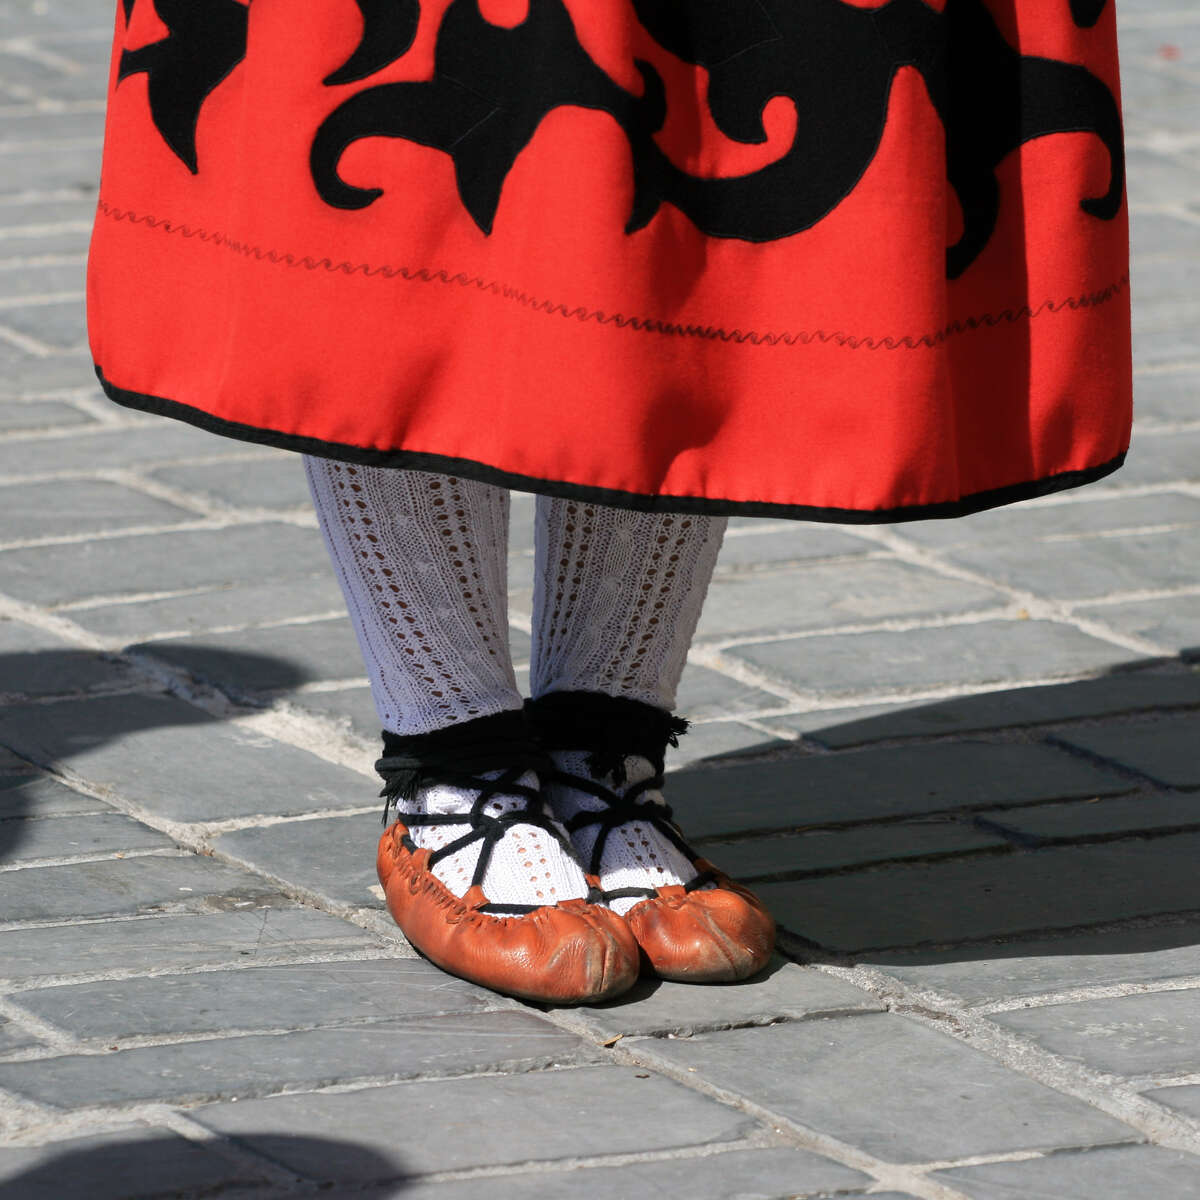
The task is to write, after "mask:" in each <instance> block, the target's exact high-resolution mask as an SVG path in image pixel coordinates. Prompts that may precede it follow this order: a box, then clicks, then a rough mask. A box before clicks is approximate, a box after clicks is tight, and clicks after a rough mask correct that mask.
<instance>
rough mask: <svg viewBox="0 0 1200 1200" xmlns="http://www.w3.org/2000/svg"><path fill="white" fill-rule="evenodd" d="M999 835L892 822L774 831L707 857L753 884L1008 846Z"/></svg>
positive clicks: (947, 823)
mask: <svg viewBox="0 0 1200 1200" xmlns="http://www.w3.org/2000/svg"><path fill="white" fill-rule="evenodd" d="M1008 845H1009V843H1008V842H1007V841H1006V840H1005V839H1004V838H1002V837H1000V836H998V835H997V834H994V833H990V832H988V831H986V830H983V829H978V828H976V827H975V826H973V825H971V824H969V823H968V822H966V821H960V820H953V819H941V818H939V819H932V818H931V819H926V820H916V821H889V822H887V824H884V825H865V826H862V827H860V828H856V829H814V830H810V831H809V832H807V833H794V834H787V833H773V834H768V835H767V836H766V837H757V838H743V839H740V840H738V841H736V842H721V841H705V842H704V843H703V845H702V850H703V854H704V857H705V858H707V859H709V861H711V862H713V863H715V864H716V865H717V866H718V867H720V868H721V870H723V871H725V872H726V874H728V875H731V876H732V877H733V878H734V879H743V880H749V881H753V880H755V879H758V878H765V877H769V876H774V875H783V874H789V873H799V872H803V871H827V870H833V869H837V868H839V867H853V866H858V865H862V864H867V863H880V862H894V861H896V860H897V859H904V858H937V857H944V856H946V855H950V854H962V853H968V852H973V851H978V850H994V849H1003V848H1006V847H1007V846H1008Z"/></svg>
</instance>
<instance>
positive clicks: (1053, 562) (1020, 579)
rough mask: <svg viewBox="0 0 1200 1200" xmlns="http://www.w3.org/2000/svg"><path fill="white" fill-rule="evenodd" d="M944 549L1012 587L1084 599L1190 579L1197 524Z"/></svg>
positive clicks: (1199, 532) (1199, 546) (1199, 542)
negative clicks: (1163, 530) (1103, 535)
mask: <svg viewBox="0 0 1200 1200" xmlns="http://www.w3.org/2000/svg"><path fill="white" fill-rule="evenodd" d="M1197 469H1198V470H1200V467H1198V468H1197ZM946 554H947V557H949V558H950V559H952V560H953V561H954V562H957V563H961V564H963V565H964V566H968V567H970V568H972V569H973V570H976V571H981V572H983V573H984V574H986V575H987V576H989V577H990V578H993V579H999V580H1001V581H1002V582H1004V583H1007V584H1009V585H1011V586H1013V587H1020V588H1027V589H1028V590H1030V591H1033V592H1037V593H1038V594H1039V595H1043V596H1052V597H1054V598H1056V599H1062V600H1083V599H1088V598H1091V597H1096V596H1104V595H1108V594H1109V593H1111V592H1123V591H1137V590H1139V589H1142V588H1169V587H1181V586H1185V585H1187V584H1192V583H1195V582H1196V567H1195V564H1196V562H1197V560H1200V529H1196V528H1192V527H1189V528H1186V529H1178V530H1173V531H1170V532H1167V533H1138V534H1129V535H1125V536H1113V537H1106V538H1084V539H1079V540H1076V541H1061V542H1044V541H1043V542H1039V541H1024V542H1021V543H1019V544H1007V543H1005V544H998V545H988V546H957V547H953V548H951V549H949V550H947V551H946Z"/></svg>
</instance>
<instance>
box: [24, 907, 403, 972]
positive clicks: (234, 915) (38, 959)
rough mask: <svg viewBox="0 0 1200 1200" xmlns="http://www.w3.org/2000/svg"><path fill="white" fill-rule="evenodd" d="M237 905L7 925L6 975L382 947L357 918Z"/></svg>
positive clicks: (150, 967)
mask: <svg viewBox="0 0 1200 1200" xmlns="http://www.w3.org/2000/svg"><path fill="white" fill-rule="evenodd" d="M234 904H235V905H244V907H240V908H239V907H234V908H233V909H232V910H231V911H229V912H212V913H175V914H172V915H170V916H150V917H141V918H138V919H137V920H120V921H89V922H87V923H86V924H83V925H56V926H50V927H40V928H36V929H10V930H7V931H4V932H0V978H3V979H5V980H7V981H9V982H21V981H34V980H38V979H42V978H45V977H46V976H49V975H78V974H84V975H86V974H91V973H97V974H115V973H117V972H124V971H161V970H167V969H170V968H172V967H175V968H180V967H199V966H204V965H206V964H212V963H227V962H250V963H253V962H254V961H255V960H257V959H260V958H272V959H279V958H302V957H305V956H307V955H320V954H338V953H341V952H345V951H354V950H364V949H368V948H377V947H382V946H383V945H384V943H383V942H382V941H381V940H380V939H379V938H376V937H373V936H372V935H371V934H368V933H365V932H364V931H363V930H361V929H358V928H357V927H356V926H354V925H350V924H348V923H347V922H345V921H341V920H338V918H336V917H331V916H329V915H328V914H327V913H323V912H317V911H316V910H314V909H310V908H300V907H299V906H297V907H295V908H280V907H277V906H272V905H270V904H262V903H260V902H257V901H253V900H252V901H244V900H235V901H234Z"/></svg>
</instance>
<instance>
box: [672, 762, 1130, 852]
mask: <svg viewBox="0 0 1200 1200" xmlns="http://www.w3.org/2000/svg"><path fill="white" fill-rule="evenodd" d="M1129 790H1131V785H1130V784H1129V783H1127V782H1126V781H1125V780H1123V779H1120V778H1118V777H1117V776H1116V775H1115V774H1114V773H1112V772H1109V771H1105V770H1103V769H1101V768H1096V767H1093V766H1092V764H1091V763H1088V762H1084V761H1082V760H1080V759H1078V758H1075V757H1073V756H1071V755H1070V754H1067V753H1066V752H1064V751H1061V750H1056V749H1054V748H1053V747H1050V746H1042V745H1031V744H1020V743H1001V744H994V743H989V742H968V741H963V742H941V743H936V744H934V745H929V746H897V747H880V748H871V749H867V750H850V751H846V752H845V753H842V754H828V755H826V754H818V755H808V756H795V757H788V758H780V759H776V760H774V761H770V762H755V763H745V764H737V765H733V766H723V767H721V768H719V769H715V768H714V769H712V770H704V769H698V770H691V771H684V772H680V773H679V774H677V775H673V776H672V777H671V779H670V780H669V782H668V785H667V790H666V793H665V794H666V796H667V799H668V800H669V801H670V803H671V804H672V806H673V807H674V808H675V811H676V813H677V814H678V815H679V819H680V821H681V822H682V824H683V826H684V828H685V829H686V830H687V832H688V833H689V834H690V835H691V836H692V837H697V838H700V837H705V838H708V837H713V836H716V835H719V834H728V833H740V832H743V831H752V830H758V829H762V830H766V829H773V830H774V829H800V828H803V827H805V826H810V825H828V824H838V823H843V822H844V823H849V822H853V821H868V820H879V819H880V818H896V817H904V816H915V815H918V814H924V813H938V812H956V811H969V810H971V809H974V808H989V807H994V806H997V805H1010V804H1011V805H1016V804H1022V803H1031V802H1033V801H1035V800H1057V799H1067V798H1073V797H1091V796H1103V795H1117V794H1120V793H1122V792H1127V791H1129Z"/></svg>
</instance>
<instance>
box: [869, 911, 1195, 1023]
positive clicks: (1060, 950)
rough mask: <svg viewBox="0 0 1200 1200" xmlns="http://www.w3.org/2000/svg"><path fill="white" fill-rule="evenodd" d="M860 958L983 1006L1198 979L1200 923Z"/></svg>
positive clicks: (889, 971) (895, 973)
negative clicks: (1075, 991)
mask: <svg viewBox="0 0 1200 1200" xmlns="http://www.w3.org/2000/svg"><path fill="white" fill-rule="evenodd" d="M859 961H861V962H862V963H864V964H865V965H867V966H873V967H877V968H878V969H879V970H881V971H884V972H886V973H887V974H889V975H895V976H896V977H897V978H899V979H903V980H905V981H906V982H908V983H911V984H915V985H916V986H917V987H921V988H932V989H933V990H934V991H936V992H940V993H942V994H943V995H945V996H951V997H954V998H955V999H957V1000H959V1001H960V1002H962V1003H965V1004H968V1005H976V1004H990V1003H994V1002H996V1001H1000V1000H1006V999H1012V998H1016V997H1021V996H1040V995H1046V994H1049V993H1053V992H1061V991H1065V990H1068V989H1071V988H1081V987H1114V986H1119V985H1123V984H1139V983H1154V982H1158V981H1165V980H1170V979H1186V978H1189V977H1192V976H1200V924H1197V923H1196V922H1194V921H1193V922H1178V923H1176V922H1172V923H1170V924H1166V925H1157V926H1155V925H1151V926H1143V927H1140V928H1138V927H1134V928H1129V929H1117V930H1107V931H1104V932H1100V933H1093V932H1088V931H1082V932H1077V933H1070V934H1067V935H1065V936H1062V937H1056V938H1031V939H1028V940H1023V941H1020V942H1002V943H995V944H992V945H986V944H985V945H979V946H969V947H961V948H959V949H954V950H943V951H936V950H931V951H923V952H916V953H905V952H903V951H900V952H895V953H889V954H865V955H863V956H861V958H860V960H859Z"/></svg>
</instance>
